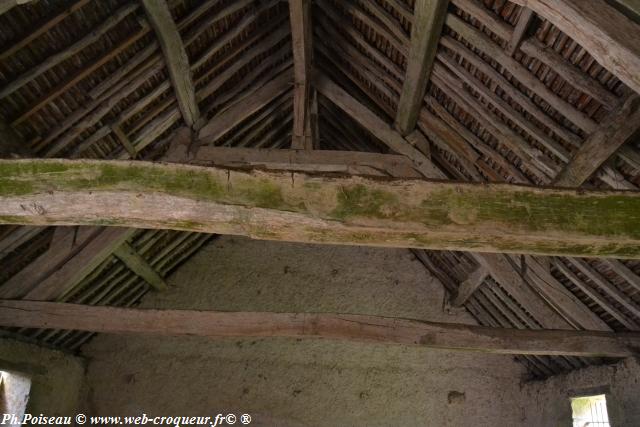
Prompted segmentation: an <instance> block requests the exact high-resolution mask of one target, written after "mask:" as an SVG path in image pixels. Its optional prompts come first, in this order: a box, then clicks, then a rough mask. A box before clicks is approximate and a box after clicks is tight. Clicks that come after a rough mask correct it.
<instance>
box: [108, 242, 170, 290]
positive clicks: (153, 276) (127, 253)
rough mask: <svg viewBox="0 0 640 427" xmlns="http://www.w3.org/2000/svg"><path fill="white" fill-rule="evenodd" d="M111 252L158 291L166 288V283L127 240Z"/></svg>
mask: <svg viewBox="0 0 640 427" xmlns="http://www.w3.org/2000/svg"><path fill="white" fill-rule="evenodd" d="M113 254H114V255H115V256H116V257H118V258H119V259H120V261H122V262H123V263H124V264H125V265H126V266H127V267H129V269H130V270H131V271H133V272H134V273H135V274H136V275H138V276H140V277H141V278H143V279H144V281H145V282H147V283H148V284H150V285H151V286H153V287H154V288H155V289H156V290H158V291H164V290H166V289H167V284H166V282H165V281H164V279H163V278H162V276H160V275H159V274H158V272H157V271H155V270H154V269H153V268H152V267H151V266H150V265H149V263H148V262H147V261H146V260H145V259H144V258H142V256H141V255H140V254H139V253H138V252H137V251H136V250H135V249H134V248H133V247H132V246H131V245H130V244H129V243H127V242H124V243H123V244H122V245H120V246H119V247H117V248H116V250H115V251H114V252H113Z"/></svg>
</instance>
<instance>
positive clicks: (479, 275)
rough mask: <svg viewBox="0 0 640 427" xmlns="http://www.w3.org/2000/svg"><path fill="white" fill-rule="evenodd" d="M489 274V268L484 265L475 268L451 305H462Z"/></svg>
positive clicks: (460, 287) (459, 288)
mask: <svg viewBox="0 0 640 427" xmlns="http://www.w3.org/2000/svg"><path fill="white" fill-rule="evenodd" d="M488 275H489V270H487V268H486V267H485V266H483V265H481V266H480V267H478V268H476V269H475V270H473V271H472V272H471V273H470V274H469V277H467V279H466V280H465V281H463V282H462V283H460V286H459V287H458V293H457V294H456V296H455V298H454V299H453V300H452V301H451V305H452V306H454V307H462V306H463V305H464V304H465V303H466V302H467V300H468V299H469V298H471V296H472V295H473V293H474V292H475V291H476V290H477V289H478V288H479V287H480V285H482V283H483V282H484V280H485V279H486V278H487V276H488Z"/></svg>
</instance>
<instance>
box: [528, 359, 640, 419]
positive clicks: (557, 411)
mask: <svg viewBox="0 0 640 427" xmlns="http://www.w3.org/2000/svg"><path fill="white" fill-rule="evenodd" d="M601 391H605V392H606V398H607V411H608V412H609V421H611V425H612V426H613V427H623V426H640V362H638V360H636V359H633V358H628V359H625V360H623V361H621V362H619V363H617V364H614V365H605V366H591V367H588V368H585V369H580V370H578V371H574V372H570V373H568V374H566V375H559V376H556V377H552V378H549V379H547V380H545V381H536V382H531V383H527V384H526V385H525V386H524V387H523V389H522V394H521V397H522V402H521V403H520V407H521V408H523V413H524V415H525V420H526V424H524V425H525V426H531V427H535V426H549V427H555V426H558V427H560V426H571V425H572V419H571V405H570V403H569V400H570V398H571V397H572V396H576V395H582V394H601V393H600V392H601Z"/></svg>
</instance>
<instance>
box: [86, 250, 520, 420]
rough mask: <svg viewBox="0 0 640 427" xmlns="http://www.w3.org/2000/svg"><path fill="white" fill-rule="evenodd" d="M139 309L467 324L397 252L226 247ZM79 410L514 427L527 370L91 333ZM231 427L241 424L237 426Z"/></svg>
mask: <svg viewBox="0 0 640 427" xmlns="http://www.w3.org/2000/svg"><path fill="white" fill-rule="evenodd" d="M169 284H170V290H169V291H167V292H163V293H155V294H152V295H148V296H146V297H145V300H144V303H143V307H147V308H169V307H170V308H182V309H214V310H256V311H258V310H260V311H316V312H321V311H325V312H343V313H360V314H376V315H386V316H401V317H408V318H424V319H431V320H437V321H450V322H472V319H471V318H470V317H469V316H468V315H467V314H466V313H459V314H456V315H449V314H446V313H443V310H442V305H443V298H444V291H443V288H442V286H441V285H440V283H439V282H438V281H437V280H435V279H433V278H432V277H431V276H429V274H428V273H427V271H426V269H425V268H424V267H423V266H422V264H420V262H419V261H417V260H415V259H413V256H412V255H411V254H410V252H409V251H407V250H390V249H372V248H355V247H337V246H311V245H300V244H283V243H272V242H260V241H252V240H247V239H239V238H231V237H223V238H220V239H218V240H216V241H214V242H212V243H211V244H209V245H208V246H206V247H205V248H203V249H202V250H201V251H200V252H199V253H198V254H197V255H196V256H194V257H193V258H192V259H191V260H189V261H188V262H187V263H186V264H185V265H183V266H182V267H181V268H180V269H179V270H178V271H177V272H176V273H175V274H174V275H173V276H172V277H170V278H169ZM84 354H85V355H86V356H87V357H88V359H89V365H88V377H87V382H88V389H89V391H88V394H87V400H86V410H87V412H88V413H91V414H99V415H123V414H127V415H133V414H139V413H147V414H150V415H151V414H153V415H167V416H169V415H209V414H217V413H218V412H223V413H226V412H235V413H245V412H246V413H249V414H251V415H252V416H253V420H254V422H253V423H252V425H279V426H298V425H306V426H320V425H336V426H348V425H367V426H397V425H407V426H409V425H411V426H413V425H434V426H436V425H437V426H474V427H477V426H514V425H519V423H520V422H521V415H522V414H521V412H520V411H519V410H516V409H515V408H514V406H513V405H512V404H511V403H512V401H513V400H514V398H515V396H516V395H517V394H519V390H520V387H519V378H520V377H521V376H522V374H523V372H522V370H521V367H520V365H519V364H517V363H515V362H514V361H513V360H512V358H511V357H509V356H491V355H484V354H474V353H459V352H448V351H443V350H429V349H421V348H409V347H402V346H383V345H373V344H359V343H348V342H332V341H322V340H310V339H305V340H296V339H225V340H218V341H214V340H208V339H203V338H196V337H186V338H185V337H183V338H168V337H141V336H115V335H112V336H108V335H101V336H99V337H97V338H96V339H94V340H93V341H92V342H91V344H89V345H88V346H86V347H85V348H84ZM238 425H240V424H239V423H238Z"/></svg>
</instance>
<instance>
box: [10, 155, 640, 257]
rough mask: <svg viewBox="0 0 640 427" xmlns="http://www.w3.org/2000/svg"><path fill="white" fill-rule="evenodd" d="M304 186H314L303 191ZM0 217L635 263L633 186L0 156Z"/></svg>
mask: <svg viewBox="0 0 640 427" xmlns="http://www.w3.org/2000/svg"><path fill="white" fill-rule="evenodd" d="M309 189H313V191H309ZM0 223H9V224H30V225H45V224H48V225H105V224H108V225H119V226H129V227H138V228H165V229H166V228H168V229H178V230H186V231H204V232H210V233H220V234H237V235H246V236H251V237H255V238H261V239H270V240H284V241H299V242H318V243H332V244H338V243H342V244H361V245H377V246H387V247H415V248H425V249H450V250H471V251H477V252H514V253H531V254H541V255H551V254H558V255H567V256H603V257H608V256H611V257H619V258H640V193H638V192H627V191H584V190H580V191H577V190H571V189H564V190H563V189H547V188H536V187H527V186H521V185H510V184H502V183H501V184H497V183H492V184H485V183H483V184H478V183H455V182H441V181H427V180H417V179H409V180H404V179H392V178H374V177H368V178H365V177H340V176H314V175H308V174H302V173H295V172H289V171H287V172H284V171H283V172H265V171H256V170H249V171H241V170H229V169H223V168H217V167H209V168H205V167H197V166H189V165H178V164H157V163H150V162H141V161H136V162H125V161H104V160H60V159H57V160H48V159H30V160H0Z"/></svg>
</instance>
